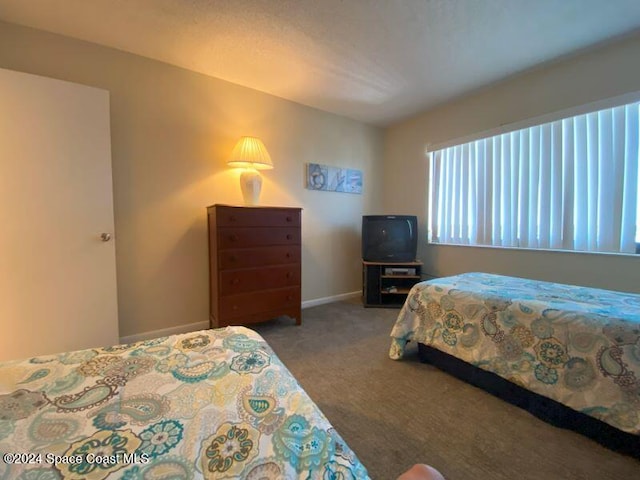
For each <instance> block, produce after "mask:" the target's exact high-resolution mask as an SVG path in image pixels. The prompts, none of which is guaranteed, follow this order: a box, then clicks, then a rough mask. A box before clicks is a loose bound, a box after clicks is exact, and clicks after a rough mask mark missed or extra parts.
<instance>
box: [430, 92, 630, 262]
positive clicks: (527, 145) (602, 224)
mask: <svg viewBox="0 0 640 480" xmlns="http://www.w3.org/2000/svg"><path fill="white" fill-rule="evenodd" d="M639 111H640V103H637V102H636V103H631V104H627V105H623V106H618V107H615V108H607V109H604V110H599V111H596V112H591V113H586V114H582V115H577V116H573V117H569V118H564V119H561V120H556V121H553V122H549V123H544V124H541V125H536V126H533V127H529V128H523V129H520V130H515V131H511V132H508V133H503V134H500V135H495V136H492V137H488V138H483V139H480V140H475V141H472V142H469V143H464V144H460V145H455V146H451V147H447V148H442V149H439V150H435V151H432V152H430V154H429V156H430V168H431V170H430V202H429V203H430V209H429V217H430V218H429V241H430V242H432V243H446V244H466V245H497V246H505V247H522V248H541V249H561V250H578V251H590V252H624V253H635V252H636V243H640V196H639V195H638V185H639V184H640V178H639V177H640V170H639V168H638V163H639V158H638V138H639V125H638V116H639Z"/></svg>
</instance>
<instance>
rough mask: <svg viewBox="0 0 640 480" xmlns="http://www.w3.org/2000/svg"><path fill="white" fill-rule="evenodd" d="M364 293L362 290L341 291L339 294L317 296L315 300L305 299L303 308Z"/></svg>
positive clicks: (347, 298)
mask: <svg viewBox="0 0 640 480" xmlns="http://www.w3.org/2000/svg"><path fill="white" fill-rule="evenodd" d="M361 295H362V292H361V291H357V292H349V293H341V294H339V295H331V296H330V297H322V298H316V299H313V300H305V301H304V302H302V308H303V309H304V308H310V307H317V306H318V305H324V304H325V303H333V302H339V301H341V300H349V299H350V298H356V297H359V296H361Z"/></svg>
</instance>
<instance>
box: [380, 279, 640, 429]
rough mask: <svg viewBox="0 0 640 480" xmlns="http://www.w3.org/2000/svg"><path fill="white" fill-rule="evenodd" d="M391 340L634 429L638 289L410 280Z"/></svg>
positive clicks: (398, 349)
mask: <svg viewBox="0 0 640 480" xmlns="http://www.w3.org/2000/svg"><path fill="white" fill-rule="evenodd" d="M391 337H392V343H391V349H390V356H391V358H393V359H399V358H401V357H402V355H403V352H404V348H405V346H406V344H407V342H409V341H416V342H419V343H422V344H425V345H428V346H430V347H433V348H436V349H438V350H440V351H442V352H444V353H447V354H450V355H453V356H454V357H456V358H459V359H461V360H464V361H465V362H467V363H469V364H471V365H473V366H475V367H478V368H481V369H483V370H487V371H490V372H493V373H495V374H497V375H499V376H500V377H502V378H504V379H506V380H509V381H510V382H513V383H515V384H517V385H519V386H521V387H523V388H526V389H527V390H530V391H532V392H535V393H537V394H539V395H542V396H544V397H547V398H550V399H552V400H555V401H557V402H559V403H561V404H563V405H566V406H568V407H570V408H572V409H574V410H576V411H578V412H581V413H584V414H586V415H589V416H592V417H594V418H597V419H599V420H601V421H603V422H605V423H607V424H609V425H611V426H613V427H615V428H617V429H619V430H621V431H624V432H629V433H631V434H634V435H639V434H640V380H639V379H640V295H634V294H628V293H621V292H612V291H607V290H600V289H594V288H585V287H577V286H571V285H563V284H557V283H549V282H540V281H533V280H527V279H522V278H514V277H505V276H500V275H493V274H486V273H467V274H462V275H457V276H453V277H446V278H440V279H436V280H431V281H428V282H422V283H420V284H417V285H415V286H414V288H413V289H412V290H411V292H410V293H409V295H408V297H407V300H406V302H405V304H404V306H403V307H402V310H401V311H400V314H399V315H398V319H397V321H396V323H395V325H394V327H393V329H392V332H391Z"/></svg>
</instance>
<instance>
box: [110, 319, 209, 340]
mask: <svg viewBox="0 0 640 480" xmlns="http://www.w3.org/2000/svg"><path fill="white" fill-rule="evenodd" d="M207 328H209V322H207V321H205V322H196V323H189V324H187V325H178V326H177V327H169V328H161V329H160V330H153V331H151V332H145V333H138V334H136V335H128V336H126V337H120V343H134V342H140V341H142V340H151V339H152V338H158V337H166V336H167V335H175V334H178V333H188V332H197V331H198V330H206V329H207Z"/></svg>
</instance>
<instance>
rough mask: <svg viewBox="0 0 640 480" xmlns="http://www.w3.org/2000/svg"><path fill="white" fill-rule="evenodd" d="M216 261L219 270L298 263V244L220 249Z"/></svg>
mask: <svg viewBox="0 0 640 480" xmlns="http://www.w3.org/2000/svg"><path fill="white" fill-rule="evenodd" d="M218 262H219V264H220V270H229V269H234V268H247V267H261V266H265V265H281V264H283V263H300V246H299V245H291V246H288V245H275V246H271V247H257V248H243V249H240V250H220V251H219V252H218Z"/></svg>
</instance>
